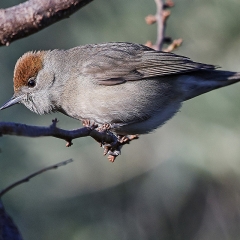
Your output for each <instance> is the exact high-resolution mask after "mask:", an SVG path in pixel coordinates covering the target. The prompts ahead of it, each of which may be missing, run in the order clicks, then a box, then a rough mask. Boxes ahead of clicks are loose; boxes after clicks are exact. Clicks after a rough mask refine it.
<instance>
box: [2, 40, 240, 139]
mask: <svg viewBox="0 0 240 240" xmlns="http://www.w3.org/2000/svg"><path fill="white" fill-rule="evenodd" d="M238 81H240V73H239V72H231V71H224V70H220V69H219V68H218V67H216V66H215V65H211V64H204V63H199V62H195V61H192V60H191V59H190V58H188V57H185V56H180V55H177V54H174V53H170V52H162V51H157V50H154V49H152V48H149V47H147V46H144V45H141V44H137V43H129V42H109V43H100V44H88V45H83V46H78V47H75V48H71V49H68V50H58V49H55V50H46V51H45V50H44V51H30V52H27V53H25V54H24V55H23V56H22V57H20V58H19V59H18V61H17V63H16V65H15V69H14V76H13V85H14V94H13V97H12V98H11V99H10V100H9V101H7V102H6V103H5V104H4V105H3V106H2V107H1V108H0V110H3V109H5V108H8V107H10V106H13V105H14V104H17V103H22V104H24V105H25V106H26V107H27V108H28V109H30V110H31V111H33V112H35V113H37V114H48V113H51V112H61V113H63V114H65V115H67V116H69V117H71V118H74V119H78V120H80V121H85V120H91V121H94V122H95V123H97V124H100V125H104V124H108V125H109V126H110V128H111V131H112V132H113V133H115V134H117V135H134V134H147V133H150V132H152V131H153V130H155V129H157V128H158V127H160V126H161V125H163V124H164V123H165V122H167V121H168V120H169V119H171V118H172V117H173V116H174V115H175V114H176V113H177V112H178V111H179V109H180V108H181V106H182V103H183V102H184V101H187V100H189V99H192V98H194V97H197V96H199V95H201V94H204V93H206V92H209V91H211V90H214V89H217V88H221V87H225V86H228V85H230V84H233V83H236V82H238Z"/></svg>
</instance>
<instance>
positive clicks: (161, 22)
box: [145, 0, 182, 52]
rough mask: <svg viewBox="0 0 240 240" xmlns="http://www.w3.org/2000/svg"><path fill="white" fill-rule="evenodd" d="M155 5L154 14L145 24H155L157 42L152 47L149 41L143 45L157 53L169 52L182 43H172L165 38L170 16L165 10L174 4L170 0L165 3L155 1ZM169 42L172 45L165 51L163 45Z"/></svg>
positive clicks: (177, 40) (158, 0)
mask: <svg viewBox="0 0 240 240" xmlns="http://www.w3.org/2000/svg"><path fill="white" fill-rule="evenodd" d="M155 3H156V8H157V11H156V14H155V15H148V16H147V17H146V18H145V21H146V23H147V24H153V23H157V40H156V43H155V44H154V45H153V44H152V42H151V41H147V43H146V44H145V45H146V46H148V47H151V48H153V49H155V50H158V51H160V50H162V51H165V52H171V51H173V50H174V49H176V48H177V47H179V46H180V45H181V43H182V39H176V40H174V41H172V40H171V38H169V37H166V36H165V31H166V24H167V19H168V17H169V16H170V14H171V12H170V11H169V10H166V9H167V8H171V7H173V6H174V3H173V1H172V0H166V1H165V2H164V1H163V0H155ZM169 42H170V43H171V42H172V43H171V44H170V45H169V46H168V47H167V48H166V49H163V44H164V43H169Z"/></svg>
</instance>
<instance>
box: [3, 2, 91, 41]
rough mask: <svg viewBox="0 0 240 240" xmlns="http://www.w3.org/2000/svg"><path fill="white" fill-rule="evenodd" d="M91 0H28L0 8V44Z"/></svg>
mask: <svg viewBox="0 0 240 240" xmlns="http://www.w3.org/2000/svg"><path fill="white" fill-rule="evenodd" d="M91 1H93V0H61V1H59V0H51V1H49V0H29V1H27V2H24V3H22V4H19V5H17V6H14V7H10V8H6V9H0V46H1V45H6V46H8V45H9V44H10V43H11V42H13V41H15V40H17V39H20V38H23V37H26V36H29V35H30V34H33V33H35V32H38V31H40V30H41V29H43V28H46V27H48V26H49V25H51V24H53V23H55V22H57V21H60V20H61V19H64V18H67V17H69V16H70V15H71V14H73V13H74V12H76V11H77V10H79V9H80V8H82V7H83V6H85V5H86V4H88V3H90V2H91Z"/></svg>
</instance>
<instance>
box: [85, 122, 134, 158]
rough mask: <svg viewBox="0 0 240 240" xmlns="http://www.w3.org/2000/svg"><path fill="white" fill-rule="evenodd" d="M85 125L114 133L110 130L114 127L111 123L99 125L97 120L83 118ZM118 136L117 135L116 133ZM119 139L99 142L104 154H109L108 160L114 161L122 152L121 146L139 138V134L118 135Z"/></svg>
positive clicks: (99, 130)
mask: <svg viewBox="0 0 240 240" xmlns="http://www.w3.org/2000/svg"><path fill="white" fill-rule="evenodd" d="M82 123H83V126H85V127H90V128H92V129H96V128H97V129H96V130H97V131H98V132H106V133H107V134H113V135H115V134H114V133H112V132H111V131H110V130H111V128H112V126H111V124H109V123H105V124H103V125H101V126H98V125H97V124H96V123H95V122H91V121H90V120H83V121H82ZM115 136H116V135H115ZM116 137H117V140H116V141H114V142H112V143H106V142H99V141H97V142H99V143H100V146H101V147H103V149H104V151H103V155H108V160H109V161H110V162H114V161H115V159H116V157H117V156H118V155H120V154H121V148H122V147H123V145H125V144H129V143H130V142H131V141H132V140H134V139H138V135H129V136H127V135H117V136H116Z"/></svg>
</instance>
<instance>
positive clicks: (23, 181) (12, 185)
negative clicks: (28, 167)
mask: <svg viewBox="0 0 240 240" xmlns="http://www.w3.org/2000/svg"><path fill="white" fill-rule="evenodd" d="M71 162H73V160H72V159H68V160H65V161H63V162H60V163H57V164H54V165H52V166H49V167H46V168H43V169H41V170H39V171H37V172H35V173H32V174H30V175H29V176H27V177H25V178H23V179H21V180H19V181H17V182H15V183H13V184H11V185H10V186H8V187H6V188H5V189H3V190H2V191H1V192H0V198H1V197H2V196H3V195H4V194H5V193H7V192H8V191H10V190H11V189H13V188H14V187H16V186H18V185H20V184H22V183H25V182H28V181H29V180H30V179H31V178H34V177H35V176H37V175H39V174H42V173H44V172H46V171H48V170H53V169H57V168H58V167H61V166H65V165H66V164H68V163H71Z"/></svg>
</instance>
